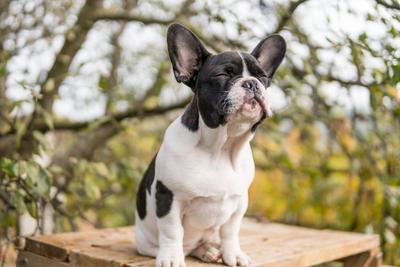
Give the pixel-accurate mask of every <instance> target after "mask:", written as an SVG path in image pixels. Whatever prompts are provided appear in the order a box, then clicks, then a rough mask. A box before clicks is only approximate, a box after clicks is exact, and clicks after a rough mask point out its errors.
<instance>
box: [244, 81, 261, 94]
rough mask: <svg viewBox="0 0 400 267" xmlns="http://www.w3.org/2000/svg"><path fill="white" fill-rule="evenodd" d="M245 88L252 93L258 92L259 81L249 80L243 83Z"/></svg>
mask: <svg viewBox="0 0 400 267" xmlns="http://www.w3.org/2000/svg"><path fill="white" fill-rule="evenodd" d="M243 87H244V88H246V89H249V90H251V91H256V90H257V88H258V86H257V81H255V80H247V81H244V82H243Z"/></svg>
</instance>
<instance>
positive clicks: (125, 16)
mask: <svg viewBox="0 0 400 267" xmlns="http://www.w3.org/2000/svg"><path fill="white" fill-rule="evenodd" d="M94 20H95V21H99V20H119V21H137V22H141V23H143V24H146V25H149V24H161V25H168V24H170V23H172V22H174V21H175V18H172V19H158V18H149V17H143V16H140V15H133V14H129V13H126V12H123V13H122V12H107V11H101V12H99V13H98V14H97V15H96V16H95V17H94Z"/></svg>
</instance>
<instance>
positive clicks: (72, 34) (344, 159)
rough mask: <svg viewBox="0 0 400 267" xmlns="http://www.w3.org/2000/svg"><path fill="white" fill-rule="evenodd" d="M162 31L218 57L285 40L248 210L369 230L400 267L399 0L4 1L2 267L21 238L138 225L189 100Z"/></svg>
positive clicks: (0, 12) (0, 50) (0, 13)
mask: <svg viewBox="0 0 400 267" xmlns="http://www.w3.org/2000/svg"><path fill="white" fill-rule="evenodd" d="M172 22H179V23H182V24H184V25H186V26H188V27H189V28H191V29H192V30H193V31H194V32H195V33H196V34H197V35H198V36H199V37H200V38H201V39H202V41H203V42H204V43H205V44H206V46H207V47H208V48H209V49H210V50H212V51H215V52H220V51H225V50H243V51H251V50H252V48H253V47H254V46H255V45H256V44H257V43H258V41H259V40H260V39H261V38H264V37H265V36H267V35H269V34H271V33H279V34H281V35H282V36H284V38H285V39H286V41H287V44H288V51H287V55H286V58H285V60H284V61H283V64H282V65H281V67H280V68H279V71H278V72H277V73H276V75H275V79H274V81H273V85H272V86H271V87H270V88H269V89H268V95H269V101H270V103H271V105H272V108H273V110H274V116H273V118H271V119H268V120H267V121H265V122H264V123H263V124H262V127H260V128H259V129H258V130H257V134H256V137H255V139H254V140H253V142H252V144H253V153H254V158H255V161H256V166H257V170H256V177H255V181H254V183H253V185H252V187H251V189H250V203H249V205H250V206H249V209H248V213H247V214H248V216H252V217H256V218H258V219H260V220H271V221H276V222H283V223H288V224H294V225H303V226H307V227H313V228H328V227H329V228H332V229H340V230H348V231H357V232H363V233H376V234H379V235H380V237H381V245H382V250H383V252H384V262H385V263H387V264H393V265H399V264H400V226H399V223H400V204H399V203H400V62H399V58H400V36H399V30H400V3H399V1H397V0H376V1H374V0H354V1H346V0H333V1H323V0H294V1H288V0H243V1H233V0H232V1H229V0H226V1H225V0H224V1H216V0H215V1H211V0H184V1H181V0H167V1H160V0H149V1H141V0H126V1H122V0H120V1H119V0H86V1H83V0H75V1H73V0H58V1H52V0H14V1H13V0H2V1H0V240H1V246H0V266H3V265H4V264H6V262H7V263H8V264H10V265H11V264H12V262H13V260H15V254H16V252H15V248H16V247H18V246H20V245H21V244H22V243H23V242H22V240H23V239H22V237H24V236H27V235H32V234H42V233H52V232H60V231H77V230H85V229H90V228H93V227H115V226H122V225H129V224H133V223H134V209H135V205H134V203H135V192H136V188H137V186H138V183H139V181H140V179H141V176H142V174H143V172H144V171H145V169H146V167H147V165H148V164H149V162H150V160H151V159H152V157H153V156H154V154H155V153H156V151H157V150H158V148H159V146H160V142H161V140H162V136H163V132H164V130H165V128H166V127H167V125H168V124H169V123H170V122H171V121H172V120H174V118H176V117H177V116H178V115H179V114H180V112H182V108H183V107H184V106H185V105H186V104H187V102H188V100H189V98H190V97H191V91H190V89H189V88H187V87H185V86H184V85H181V84H178V83H176V81H175V79H174V77H173V75H172V72H171V65H170V62H169V61H168V55H167V53H166V40H165V39H166V38H165V36H166V29H167V26H168V25H169V24H170V23H172ZM11 266H12V265H11Z"/></svg>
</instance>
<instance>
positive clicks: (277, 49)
mask: <svg viewBox="0 0 400 267" xmlns="http://www.w3.org/2000/svg"><path fill="white" fill-rule="evenodd" d="M285 52H286V42H285V39H283V37H282V36H280V35H277V34H274V35H271V36H268V37H267V38H265V39H264V40H262V41H261V42H259V43H258V45H257V46H256V48H254V50H253V52H251V54H252V55H253V56H254V57H255V58H256V59H257V60H258V62H259V63H260V65H261V67H262V68H263V70H264V71H265V73H266V74H267V76H268V78H272V76H273V75H274V73H275V71H276V69H277V68H278V67H279V65H280V64H281V62H282V60H283V57H284V56H285Z"/></svg>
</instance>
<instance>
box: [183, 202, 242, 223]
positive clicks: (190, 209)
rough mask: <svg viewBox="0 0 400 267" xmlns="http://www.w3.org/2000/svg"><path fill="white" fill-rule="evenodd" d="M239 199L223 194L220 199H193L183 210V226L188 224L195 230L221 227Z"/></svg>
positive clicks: (234, 209) (235, 207) (233, 210)
mask: <svg viewBox="0 0 400 267" xmlns="http://www.w3.org/2000/svg"><path fill="white" fill-rule="evenodd" d="M240 197H241V196H238V195H228V194H225V195H222V196H220V197H197V198H194V199H192V200H191V201H189V202H188V203H187V206H186V208H185V210H184V224H186V223H188V224H190V225H191V226H192V227H194V228H197V229H209V228H214V227H218V226H221V225H222V224H224V223H225V222H226V221H227V220H228V219H229V218H230V217H231V215H232V214H233V213H234V212H235V211H236V210H237V207H238V203H239V201H240Z"/></svg>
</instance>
